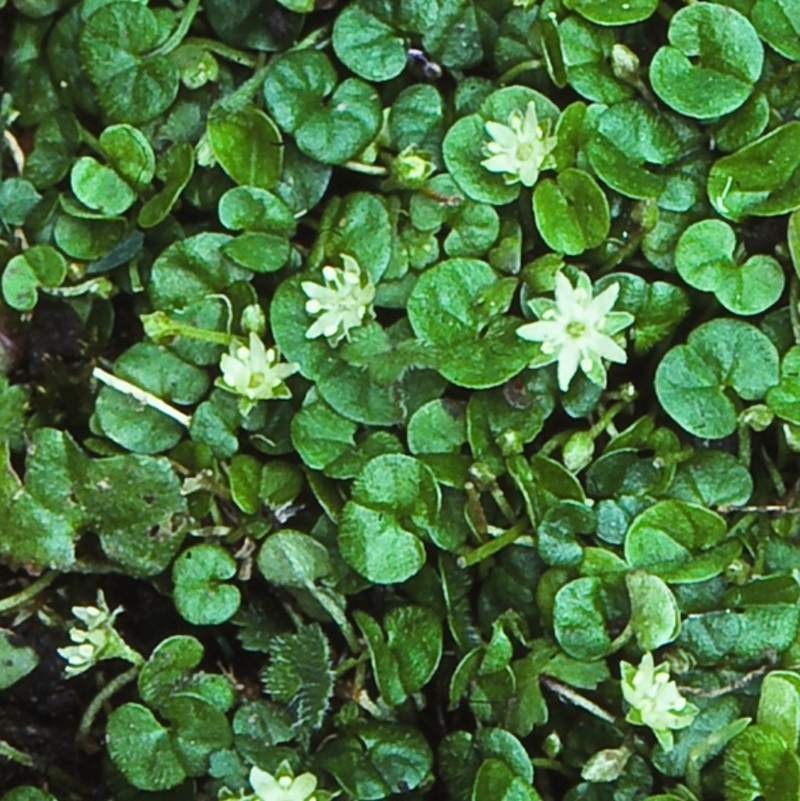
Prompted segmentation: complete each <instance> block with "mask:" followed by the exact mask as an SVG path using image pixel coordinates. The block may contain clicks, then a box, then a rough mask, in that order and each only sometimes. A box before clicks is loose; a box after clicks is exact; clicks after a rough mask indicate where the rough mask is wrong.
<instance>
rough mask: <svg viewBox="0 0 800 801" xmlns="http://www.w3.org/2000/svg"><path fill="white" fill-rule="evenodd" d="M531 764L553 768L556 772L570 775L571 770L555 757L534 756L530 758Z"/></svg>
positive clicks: (543, 767) (546, 768) (545, 768)
mask: <svg viewBox="0 0 800 801" xmlns="http://www.w3.org/2000/svg"><path fill="white" fill-rule="evenodd" d="M531 765H533V767H534V768H541V769H542V770H553V771H555V772H556V773H560V774H561V775H562V776H569V777H570V778H571V777H572V775H573V774H572V771H571V770H569V768H566V767H564V765H562V764H561V763H560V762H557V761H556V760H555V759H544V758H543V757H534V758H533V759H532V760H531Z"/></svg>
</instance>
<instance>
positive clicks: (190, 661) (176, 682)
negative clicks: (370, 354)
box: [138, 634, 203, 709]
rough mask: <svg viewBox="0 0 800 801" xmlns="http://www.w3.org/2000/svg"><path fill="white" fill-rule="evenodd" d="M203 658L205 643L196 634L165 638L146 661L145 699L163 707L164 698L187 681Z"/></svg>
mask: <svg viewBox="0 0 800 801" xmlns="http://www.w3.org/2000/svg"><path fill="white" fill-rule="evenodd" d="M202 658H203V646H202V645H201V644H200V641H199V640H197V639H195V638H194V637H188V636H186V635H182V634H176V635H174V636H172V637H167V639H165V640H162V641H161V642H160V643H159V644H158V645H157V646H156V647H155V648H154V649H153V653H152V654H150V658H149V659H148V660H147V662H145V663H144V665H142V670H141V673H139V678H138V689H139V695H140V696H141V697H142V700H143V701H144V702H145V703H146V704H148V705H149V706H151V707H153V709H160V708H161V706H162V705H163V704H164V702H165V701H166V700H167V699H168V698H169V697H170V696H171V695H172V694H173V693H174V692H177V691H178V690H180V689H181V688H182V687H183V685H184V684H185V683H186V680H187V678H188V676H189V671H191V670H192V669H193V668H196V667H197V666H198V665H199V664H200V660H201V659H202Z"/></svg>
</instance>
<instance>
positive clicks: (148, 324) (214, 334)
mask: <svg viewBox="0 0 800 801" xmlns="http://www.w3.org/2000/svg"><path fill="white" fill-rule="evenodd" d="M141 320H142V325H144V332H145V334H147V336H149V337H150V338H151V339H153V340H155V341H156V342H159V341H162V340H166V339H171V338H172V337H186V338H187V339H195V340H197V341H198V342H210V343H211V344H213V345H223V346H224V347H226V348H227V347H230V345H231V343H232V342H233V341H234V340H235V337H234V336H233V335H231V334H228V333H226V332H225V331H212V330H210V329H208V328H200V327H198V326H196V325H189V323H182V322H179V321H178V320H173V319H172V318H171V317H169V316H168V315H166V314H164V312H153V313H152V314H143V315H142V316H141Z"/></svg>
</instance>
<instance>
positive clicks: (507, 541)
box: [457, 520, 528, 568]
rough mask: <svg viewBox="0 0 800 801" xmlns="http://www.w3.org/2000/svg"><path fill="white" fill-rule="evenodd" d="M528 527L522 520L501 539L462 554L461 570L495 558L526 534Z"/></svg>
mask: <svg viewBox="0 0 800 801" xmlns="http://www.w3.org/2000/svg"><path fill="white" fill-rule="evenodd" d="M527 525H528V524H527V521H524V520H520V521H519V522H517V523H516V524H515V525H513V526H512V527H511V528H510V529H508V531H504V532H503V533H502V534H501V535H500V536H499V537H495V538H494V539H492V540H488V541H487V542H484V543H483V544H482V545H479V546H478V547H477V548H473V549H472V550H471V551H469V553H465V554H462V555H461V556H459V557H458V562H457V564H458V566H459V567H461V568H465V567H472V565H477V564H478V563H479V562H482V561H483V560H484V559H488V558H489V557H490V556H494V554H496V553H498V552H499V551H502V550H503V549H504V548H506V547H507V546H509V545H513V544H514V543H515V542H516V541H517V540H518V539H519V538H520V537H521V536H522V534H524V533H525V529H526V528H527Z"/></svg>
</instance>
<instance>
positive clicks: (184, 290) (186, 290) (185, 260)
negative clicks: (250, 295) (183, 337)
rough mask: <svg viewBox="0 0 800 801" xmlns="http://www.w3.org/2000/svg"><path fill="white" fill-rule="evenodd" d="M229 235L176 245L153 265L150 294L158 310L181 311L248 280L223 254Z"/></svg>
mask: <svg viewBox="0 0 800 801" xmlns="http://www.w3.org/2000/svg"><path fill="white" fill-rule="evenodd" d="M230 241H231V238H230V237H229V236H226V235H225V234H213V233H202V234H196V235H195V236H192V237H189V238H188V239H183V240H180V241H178V242H173V243H172V244H171V245H170V246H169V247H168V248H167V249H166V250H164V251H163V252H162V253H161V255H160V256H159V257H158V258H157V259H156V260H155V262H154V263H153V269H152V273H151V276H150V284H149V287H148V289H149V294H150V299H151V301H152V302H153V305H154V306H155V307H156V308H157V309H164V310H170V309H180V308H183V307H185V306H187V305H188V304H190V303H192V302H193V301H195V300H200V299H202V298H204V297H205V296H206V295H207V294H210V293H213V292H219V291H220V290H222V289H225V288H226V287H227V286H229V285H230V284H232V283H233V282H234V281H239V280H241V279H243V278H246V277H247V271H245V270H243V269H242V268H241V267H237V266H236V265H235V264H233V262H231V261H229V260H228V259H227V258H225V256H224V255H223V253H222V247H223V246H224V245H225V244H227V243H228V242H230Z"/></svg>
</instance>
